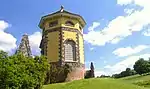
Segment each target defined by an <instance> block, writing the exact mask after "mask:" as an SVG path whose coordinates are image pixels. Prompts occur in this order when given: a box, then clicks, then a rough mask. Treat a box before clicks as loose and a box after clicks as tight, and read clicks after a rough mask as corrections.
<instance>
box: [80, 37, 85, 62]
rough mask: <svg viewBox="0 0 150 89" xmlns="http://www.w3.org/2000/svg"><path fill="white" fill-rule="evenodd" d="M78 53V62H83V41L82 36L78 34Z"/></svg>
mask: <svg viewBox="0 0 150 89" xmlns="http://www.w3.org/2000/svg"><path fill="white" fill-rule="evenodd" d="M79 50H80V51H79V53H80V62H81V63H82V64H84V42H83V37H82V36H81V35H79Z"/></svg>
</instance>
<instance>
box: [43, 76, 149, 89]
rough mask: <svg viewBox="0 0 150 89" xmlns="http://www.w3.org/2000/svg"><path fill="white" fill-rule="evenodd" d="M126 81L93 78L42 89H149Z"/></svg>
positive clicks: (47, 86)
mask: <svg viewBox="0 0 150 89" xmlns="http://www.w3.org/2000/svg"><path fill="white" fill-rule="evenodd" d="M146 79H147V78H146ZM127 81H128V80H125V79H111V78H95V79H85V80H77V81H73V82H69V83H60V84H50V85H45V86H44V87H43V89H150V88H144V87H142V86H141V87H140V86H137V85H134V84H132V83H130V82H127Z"/></svg>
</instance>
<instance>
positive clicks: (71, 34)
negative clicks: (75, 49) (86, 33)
mask: <svg viewBox="0 0 150 89" xmlns="http://www.w3.org/2000/svg"><path fill="white" fill-rule="evenodd" d="M63 32H64V34H63V36H64V41H65V40H67V39H71V40H73V41H74V42H76V43H77V39H76V34H77V33H76V32H70V31H63Z"/></svg>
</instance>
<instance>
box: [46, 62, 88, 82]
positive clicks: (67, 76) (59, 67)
mask: <svg viewBox="0 0 150 89" xmlns="http://www.w3.org/2000/svg"><path fill="white" fill-rule="evenodd" d="M50 64H51V69H50V72H49V74H48V77H47V78H49V79H46V80H47V81H48V80H49V81H50V83H60V82H69V81H73V80H79V79H84V73H85V71H84V64H81V63H77V62H64V63H63V64H60V63H59V62H55V63H50Z"/></svg>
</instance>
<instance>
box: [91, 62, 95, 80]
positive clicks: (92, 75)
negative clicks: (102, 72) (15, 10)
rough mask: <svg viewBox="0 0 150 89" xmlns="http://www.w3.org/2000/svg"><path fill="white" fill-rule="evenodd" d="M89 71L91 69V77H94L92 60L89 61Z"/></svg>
mask: <svg viewBox="0 0 150 89" xmlns="http://www.w3.org/2000/svg"><path fill="white" fill-rule="evenodd" d="M90 69H91V70H90V71H91V78H94V77H95V74H94V65H93V62H91V66H90Z"/></svg>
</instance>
